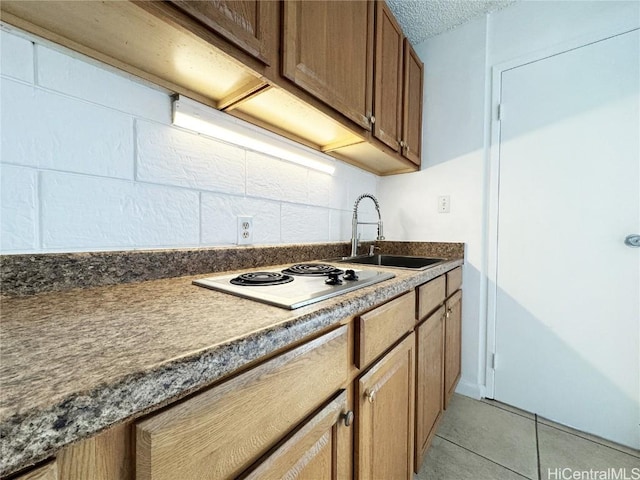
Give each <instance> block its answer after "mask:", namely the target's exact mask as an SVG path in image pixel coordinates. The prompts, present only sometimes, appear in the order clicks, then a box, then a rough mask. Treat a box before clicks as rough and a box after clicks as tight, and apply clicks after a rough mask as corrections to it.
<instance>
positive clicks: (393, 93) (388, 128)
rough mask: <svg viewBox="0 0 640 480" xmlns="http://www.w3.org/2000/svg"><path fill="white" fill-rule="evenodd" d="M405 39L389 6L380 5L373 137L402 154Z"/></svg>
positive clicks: (378, 7)
mask: <svg viewBox="0 0 640 480" xmlns="http://www.w3.org/2000/svg"><path fill="white" fill-rule="evenodd" d="M403 38H404V35H403V33H402V29H401V28H400V25H399V24H398V22H397V20H396V19H395V17H394V16H393V13H391V10H389V7H387V4H386V3H385V2H383V1H378V2H376V50H375V51H376V54H375V67H374V68H375V82H374V92H375V93H374V103H373V115H374V117H375V123H374V124H373V134H374V135H375V136H376V137H377V138H378V139H379V140H380V141H382V142H384V143H385V144H387V145H388V146H390V147H391V148H393V149H394V150H396V151H399V150H400V133H401V132H400V121H401V112H402V48H403V46H402V41H403Z"/></svg>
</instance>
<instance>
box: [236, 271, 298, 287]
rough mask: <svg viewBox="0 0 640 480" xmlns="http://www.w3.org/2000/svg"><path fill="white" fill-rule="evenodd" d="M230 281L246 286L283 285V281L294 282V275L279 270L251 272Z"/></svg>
mask: <svg viewBox="0 0 640 480" xmlns="http://www.w3.org/2000/svg"><path fill="white" fill-rule="evenodd" d="M229 282H230V283H232V284H234V285H242V286H246V287H250V286H269V285H282V284H283V283H289V282H293V277H291V276H289V275H283V274H282V273H278V272H250V273H243V274H242V275H240V276H238V277H236V278H232V279H231V280H229Z"/></svg>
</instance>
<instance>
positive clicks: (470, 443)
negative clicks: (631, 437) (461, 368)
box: [414, 395, 640, 480]
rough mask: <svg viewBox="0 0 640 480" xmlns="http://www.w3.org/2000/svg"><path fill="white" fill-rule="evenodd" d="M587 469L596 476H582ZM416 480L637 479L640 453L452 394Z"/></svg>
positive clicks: (491, 403)
mask: <svg viewBox="0 0 640 480" xmlns="http://www.w3.org/2000/svg"><path fill="white" fill-rule="evenodd" d="M565 469H570V470H565ZM607 469H614V470H612V471H610V472H609V473H607V475H609V476H606V477H602V476H598V475H600V474H599V473H598V472H600V471H605V470H607ZM618 469H626V470H623V471H618ZM634 469H636V470H634ZM591 470H593V471H594V472H596V473H594V474H593V475H596V476H592V477H590V476H588V475H589V473H587V474H586V475H585V474H584V473H582V472H585V471H587V472H589V471H591ZM625 474H626V476H624V475H625ZM571 475H579V476H571ZM615 475H622V476H615ZM414 478H415V480H467V479H468V480H503V479H504V480H510V479H523V478H529V479H531V480H564V479H570V478H578V479H583V478H586V479H590V478H597V479H600V478H606V479H609V478H611V479H615V478H619V479H625V480H630V479H640V451H638V450H634V449H631V448H628V447H624V446H621V445H618V444H615V443H612V442H608V441H607V440H603V439H601V438H598V437H593V436H591V435H588V434H586V433H583V432H579V431H577V430H573V429H570V428H568V427H565V426H563V425H559V424H557V423H553V422H550V421H548V420H545V419H543V418H540V417H537V416H536V415H533V414H531V413H528V412H523V411H521V410H518V409H516V408H513V407H510V406H508V405H504V404H502V403H499V402H494V401H491V400H474V399H471V398H469V397H464V396H462V395H454V397H453V399H452V400H451V404H450V406H449V408H448V409H447V411H446V412H445V414H444V417H443V418H442V421H441V422H440V426H439V427H438V431H437V432H436V436H435V437H434V439H433V442H432V444H431V448H430V449H429V451H428V453H427V456H426V458H425V460H424V463H423V464H422V468H421V470H420V473H419V474H418V475H415V477H414Z"/></svg>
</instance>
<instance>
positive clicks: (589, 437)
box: [538, 417, 640, 458]
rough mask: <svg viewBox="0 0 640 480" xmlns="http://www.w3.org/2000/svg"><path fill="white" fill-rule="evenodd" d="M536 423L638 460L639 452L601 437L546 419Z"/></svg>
mask: <svg viewBox="0 0 640 480" xmlns="http://www.w3.org/2000/svg"><path fill="white" fill-rule="evenodd" d="M538 423H541V424H543V425H548V426H550V427H554V428H557V429H558V430H562V431H563V432H567V433H572V434H574V435H577V436H578V437H582V438H584V439H587V440H591V441H592V442H596V443H600V444H601V445H604V446H607V447H610V448H614V449H616V450H620V451H621V452H624V453H628V454H629V455H633V456H634V457H638V458H640V450H636V449H635V448H631V447H627V446H626V445H620V444H619V443H615V442H612V441H610V440H606V439H604V438H602V437H596V436H595V435H590V434H588V433H586V432H582V431H580V430H576V429H575V428H571V427H567V426H566V425H562V424H561V423H556V422H552V421H551V420H547V419H546V418H542V417H538Z"/></svg>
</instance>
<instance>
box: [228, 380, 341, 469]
mask: <svg viewBox="0 0 640 480" xmlns="http://www.w3.org/2000/svg"><path fill="white" fill-rule="evenodd" d="M348 412H349V406H348V402H347V393H346V392H345V391H342V392H341V393H340V394H339V395H338V396H337V397H336V398H335V399H333V400H332V401H330V402H329V404H328V405H326V406H325V407H324V408H322V410H321V411H320V412H318V413H317V414H315V415H314V416H313V418H311V419H310V420H309V421H307V422H306V423H305V424H304V426H302V427H301V428H300V429H299V430H298V431H297V432H296V433H295V434H294V435H293V436H291V438H289V439H288V440H287V441H286V442H284V443H283V444H282V445H280V446H279V447H278V448H277V449H275V451H274V452H272V453H270V454H269V455H268V456H267V457H266V458H264V459H262V460H261V461H259V463H258V465H257V466H256V467H253V468H251V469H250V471H249V472H246V473H245V474H243V475H242V476H241V477H240V478H241V479H246V480H263V479H281V478H300V479H303V478H309V479H314V480H338V479H343V478H348V476H349V459H350V457H351V442H350V441H346V442H345V441H344V439H345V433H346V434H347V435H349V432H350V430H351V429H352V428H353V426H352V424H349V425H345V418H346V416H347V414H348ZM345 431H346V432H345Z"/></svg>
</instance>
